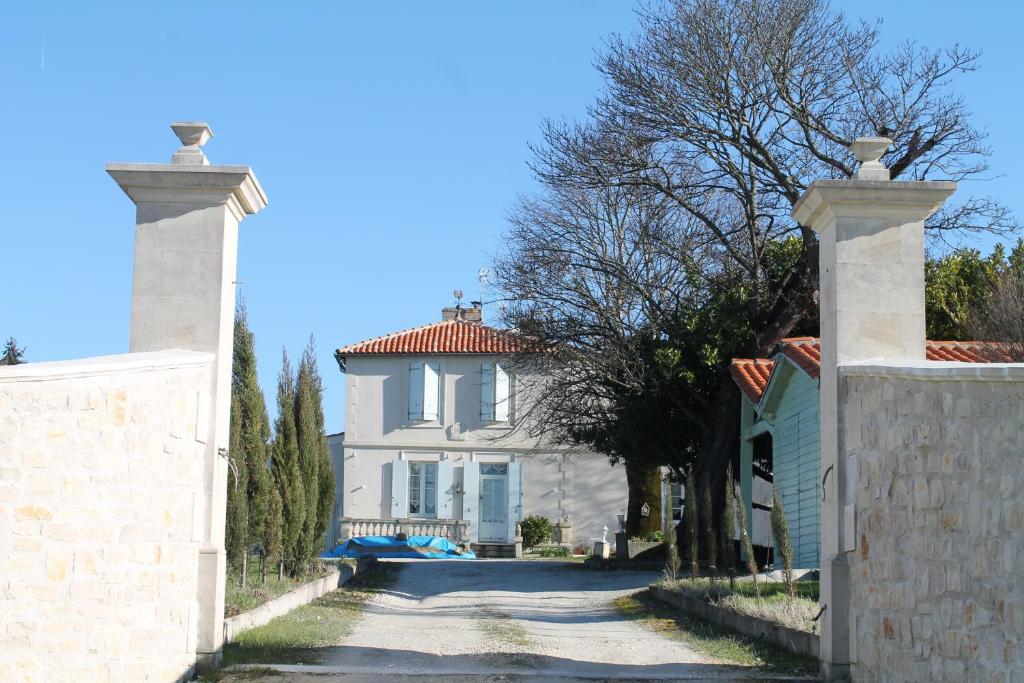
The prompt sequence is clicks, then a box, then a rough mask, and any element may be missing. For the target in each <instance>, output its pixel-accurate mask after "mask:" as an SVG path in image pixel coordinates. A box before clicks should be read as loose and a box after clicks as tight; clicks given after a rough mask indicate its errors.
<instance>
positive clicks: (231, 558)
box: [224, 392, 249, 564]
mask: <svg viewBox="0 0 1024 683" xmlns="http://www.w3.org/2000/svg"><path fill="white" fill-rule="evenodd" d="M241 413H242V411H241V408H240V407H239V404H238V395H237V394H235V393H234V392H232V394H231V428H230V432H229V435H228V458H229V468H228V496H227V510H226V512H225V516H226V520H225V523H226V525H227V526H226V529H225V531H224V549H225V551H226V552H227V558H228V562H230V563H232V564H238V563H241V561H242V558H243V556H244V554H245V553H246V552H247V551H248V548H247V547H246V541H247V535H248V533H249V501H248V498H247V496H246V490H247V488H248V473H247V471H246V466H245V465H246V463H245V454H244V453H243V452H242V447H241V432H242V415H241Z"/></svg>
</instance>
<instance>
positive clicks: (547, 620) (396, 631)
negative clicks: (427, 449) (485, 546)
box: [224, 560, 786, 683]
mask: <svg viewBox="0 0 1024 683" xmlns="http://www.w3.org/2000/svg"><path fill="white" fill-rule="evenodd" d="M392 561H397V562H402V565H403V566H402V569H401V571H400V572H399V574H398V579H397V581H396V582H395V584H394V585H393V586H392V587H391V588H390V589H388V590H385V591H383V592H381V593H380V594H378V595H376V596H374V597H373V598H371V599H370V600H369V601H367V602H366V603H365V604H364V608H363V609H364V615H363V618H362V619H361V620H360V621H359V623H358V624H357V625H356V627H355V629H354V630H353V631H352V633H351V634H349V635H348V636H347V637H346V638H345V639H344V640H342V641H341V642H340V643H338V644H337V645H335V646H333V647H329V648H325V649H324V650H323V651H322V657H321V663H320V665H318V666H303V665H293V666H286V665H277V666H274V667H273V668H274V669H275V670H276V671H277V672H278V673H277V674H276V675H275V674H269V675H268V677H267V678H266V679H260V680H266V681H268V682H269V681H272V680H281V676H282V675H283V676H284V678H286V679H287V680H288V681H290V682H298V681H307V680H308V681H310V682H311V683H312V682H313V681H317V683H319V681H323V680H324V679H325V678H326V679H329V680H337V681H367V682H371V681H374V682H375V681H385V680H395V681H401V680H405V679H409V680H410V681H411V680H414V679H415V680H416V681H424V682H426V681H466V682H468V681H530V682H531V683H532V682H540V681H549V680H550V681H559V682H564V681H574V680H615V681H619V682H621V681H626V680H628V681H650V680H685V681H720V680H744V681H753V680H783V679H785V678H786V677H784V676H779V677H774V676H764V675H761V674H758V673H756V672H751V671H750V670H748V669H742V668H738V667H724V666H719V665H716V664H714V663H712V662H708V661H707V659H706V658H705V657H703V656H702V655H701V654H700V653H698V652H695V651H694V650H692V649H690V648H689V647H687V646H686V645H685V644H684V643H682V642H679V641H677V640H674V639H672V638H668V637H666V636H663V635H661V634H659V633H657V632H654V631H652V630H648V629H646V628H644V626H643V625H642V624H640V623H638V622H636V621H633V620H630V619H627V618H625V617H623V616H622V615H621V614H619V612H618V611H617V610H616V609H615V607H614V606H613V604H612V601H613V600H614V599H615V598H618V597H620V596H623V595H628V594H630V593H634V592H636V591H638V590H642V589H644V588H646V586H647V585H648V584H649V583H650V582H651V581H653V580H654V579H655V578H657V575H656V574H655V573H654V572H638V571H593V570H588V569H584V568H582V567H581V566H579V565H575V564H571V563H565V562H554V561H552V562H546V561H535V560H529V561H522V560H518V561H517V560H476V561H468V560H453V561H441V560H412V561H401V560H392ZM224 680H225V681H233V680H235V678H234V677H233V676H231V675H230V674H229V677H228V678H225V679H224ZM238 680H243V679H241V678H239V679H238ZM245 680H252V679H251V678H250V679H245Z"/></svg>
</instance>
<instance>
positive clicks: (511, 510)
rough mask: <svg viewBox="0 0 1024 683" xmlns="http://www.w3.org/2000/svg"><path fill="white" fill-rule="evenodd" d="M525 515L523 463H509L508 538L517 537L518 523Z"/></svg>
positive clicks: (510, 539)
mask: <svg viewBox="0 0 1024 683" xmlns="http://www.w3.org/2000/svg"><path fill="white" fill-rule="evenodd" d="M522 517H523V465H522V463H518V462H511V463H509V465H508V539H509V541H512V539H514V538H515V537H516V524H517V523H518V522H519V520H520V519H522Z"/></svg>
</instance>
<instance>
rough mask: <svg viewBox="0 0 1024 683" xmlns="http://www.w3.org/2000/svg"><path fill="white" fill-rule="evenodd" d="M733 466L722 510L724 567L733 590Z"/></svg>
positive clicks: (734, 568) (726, 476) (734, 521)
mask: <svg viewBox="0 0 1024 683" xmlns="http://www.w3.org/2000/svg"><path fill="white" fill-rule="evenodd" d="M732 489H733V481H732V464H731V463H730V464H729V466H728V468H727V469H726V471H725V491H724V492H723V494H722V497H723V498H724V499H725V503H724V506H723V508H722V565H723V566H724V567H725V569H726V571H727V572H728V573H729V587H730V588H732V587H733V584H734V582H735V577H736V552H735V549H736V543H735V540H734V539H733V534H734V533H736V505H735V502H734V501H733V497H732V496H733V494H732Z"/></svg>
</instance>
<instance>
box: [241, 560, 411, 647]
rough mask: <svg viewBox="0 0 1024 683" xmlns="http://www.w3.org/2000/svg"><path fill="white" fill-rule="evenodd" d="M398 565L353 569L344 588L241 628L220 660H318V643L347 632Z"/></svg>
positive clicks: (391, 579) (388, 583)
mask: <svg viewBox="0 0 1024 683" xmlns="http://www.w3.org/2000/svg"><path fill="white" fill-rule="evenodd" d="M399 568H400V565H397V564H394V563H391V562H380V563H377V564H375V565H373V567H372V568H371V569H369V570H367V571H365V572H362V573H359V574H356V576H355V577H353V579H352V580H351V581H349V582H348V584H346V585H345V587H344V588H340V589H338V590H336V591H331V592H330V593H327V594H326V595H323V596H321V597H319V598H317V599H316V600H314V601H313V602H311V603H309V604H308V605H303V606H302V607H297V608H295V609H293V610H292V611H291V612H288V614H284V615H281V616H280V617H277V618H276V619H274V620H273V621H271V622H270V623H268V624H266V625H264V626H260V627H257V628H254V629H252V630H250V631H246V632H245V633H242V634H241V635H240V636H239V637H238V639H237V640H236V641H235V642H233V643H230V644H228V645H226V646H225V647H224V666H230V665H231V664H249V663H263V664H315V663H317V661H318V660H319V652H318V650H317V648H321V647H326V646H328V645H333V644H334V643H337V642H338V641H339V640H341V639H342V638H344V637H345V636H347V635H348V634H349V633H351V632H352V629H353V627H354V626H355V624H356V622H357V621H358V620H359V617H360V616H361V614H362V608H363V603H364V602H366V601H367V600H368V599H369V598H370V597H372V596H373V595H374V594H375V593H379V592H381V591H383V590H385V589H387V588H388V587H390V586H391V585H392V583H394V580H395V577H396V575H397V573H398V571H399Z"/></svg>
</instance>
